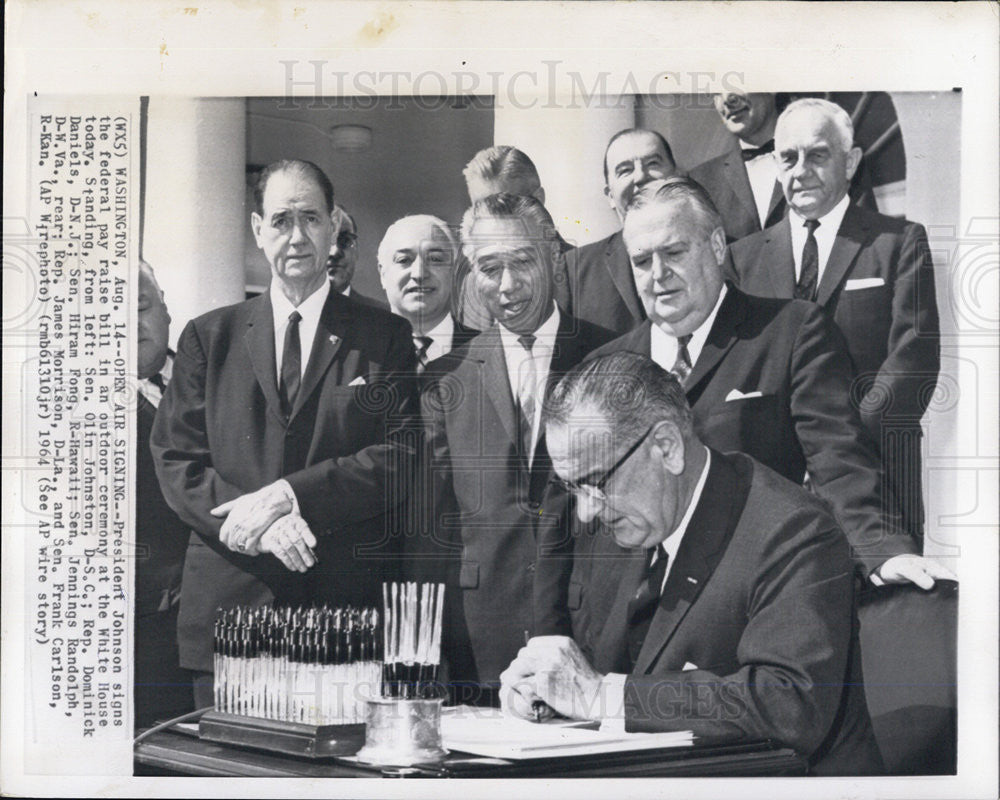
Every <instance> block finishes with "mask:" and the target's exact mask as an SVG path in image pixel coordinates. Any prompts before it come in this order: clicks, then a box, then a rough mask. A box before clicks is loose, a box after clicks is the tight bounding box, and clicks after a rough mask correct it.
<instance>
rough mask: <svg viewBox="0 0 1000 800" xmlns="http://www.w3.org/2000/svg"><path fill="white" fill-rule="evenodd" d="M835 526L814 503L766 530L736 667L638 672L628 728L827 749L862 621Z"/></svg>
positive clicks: (628, 692) (628, 702)
mask: <svg viewBox="0 0 1000 800" xmlns="http://www.w3.org/2000/svg"><path fill="white" fill-rule="evenodd" d="M828 524H829V519H828V518H825V519H824V518H822V517H820V516H819V515H817V514H816V513H815V510H814V509H811V508H805V509H803V510H802V511H801V512H799V513H798V514H796V515H795V516H793V517H792V518H790V519H788V520H787V521H786V522H785V523H784V525H783V528H782V531H783V533H781V534H780V535H777V536H776V535H773V534H762V543H761V549H760V551H759V552H757V553H747V554H746V556H745V561H746V569H747V570H748V571H751V570H752V571H753V573H752V574H753V577H748V579H747V580H748V582H749V584H750V588H749V591H748V595H749V596H748V598H747V605H746V607H745V608H733V609H732V615H733V619H732V621H731V624H734V625H739V624H744V629H743V631H742V634H741V637H740V639H739V643H738V646H737V652H736V659H737V662H738V663H737V665H736V666H737V669H736V670H735V671H733V672H730V673H728V674H727V673H717V672H713V671H712V670H711V665H699V666H703V667H705V668H703V669H692V670H686V671H679V672H678V671H672V672H660V673H657V674H655V675H639V676H637V675H631V676H629V677H628V679H627V680H626V683H625V723H626V730H628V731H644V732H650V731H669V730H692V731H693V732H694V734H695V735H696V736H704V737H712V736H720V737H728V738H731V737H733V736H739V735H742V736H743V737H745V738H749V739H774V740H777V741H780V742H782V743H784V744H786V745H788V746H790V747H793V748H794V749H795V750H797V751H798V752H800V753H802V754H804V755H809V754H811V753H813V752H814V751H815V750H816V749H817V748H818V747H819V746H820V744H821V743H822V742H823V740H824V738H825V737H826V736H827V734H828V732H829V731H830V729H831V727H832V726H833V723H834V719H835V716H836V712H837V709H838V706H839V703H840V698H841V694H842V692H843V688H844V676H845V675H846V674H847V673H846V670H847V655H848V652H849V647H850V638H851V624H852V618H853V605H852V604H853V583H852V581H853V578H852V568H851V564H850V559H849V556H848V552H847V547H846V544H845V542H844V538H843V535H842V534H841V533H840V531H839V530H837V529H836V528H835V527H825V528H824V527H822V526H824V525H828ZM796 531H799V532H800V533H795V532H796ZM706 635H710V632H706Z"/></svg>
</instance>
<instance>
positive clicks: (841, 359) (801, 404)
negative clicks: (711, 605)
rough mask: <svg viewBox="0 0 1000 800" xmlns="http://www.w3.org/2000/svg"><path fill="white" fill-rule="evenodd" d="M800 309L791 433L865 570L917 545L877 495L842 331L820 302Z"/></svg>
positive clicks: (875, 460)
mask: <svg viewBox="0 0 1000 800" xmlns="http://www.w3.org/2000/svg"><path fill="white" fill-rule="evenodd" d="M796 305H797V306H799V308H803V305H801V304H798V303H796ZM804 308H805V311H804V314H803V317H802V322H801V325H800V326H799V328H798V331H797V332H796V337H795V345H794V347H793V349H792V355H791V359H792V363H791V376H790V384H791V396H790V403H791V416H792V421H793V424H794V426H795V434H796V438H797V439H798V440H799V443H800V445H801V446H802V452H803V454H804V455H805V458H806V465H807V469H808V472H809V477H810V480H811V482H812V485H813V486H814V488H815V490H816V494H818V495H819V496H820V497H822V498H823V499H824V500H826V502H827V503H828V504H829V505H830V508H831V509H832V511H833V513H834V516H835V517H836V519H837V522H838V524H839V525H840V527H841V528H842V529H843V530H844V532H845V533H846V534H847V538H848V540H849V541H850V543H851V548H852V553H853V556H854V558H855V560H856V561H858V562H860V563H861V565H862V566H863V567H864V570H865V574H866V575H867V574H868V573H870V572H872V571H873V570H874V569H876V568H877V567H879V566H880V565H881V564H882V563H883V562H884V561H885V560H886V559H887V558H890V557H892V556H895V555H899V554H901V553H913V552H916V544H915V542H914V540H913V539H912V538H911V537H910V536H908V535H907V534H906V533H905V532H904V530H903V529H902V527H901V525H900V521H899V518H898V514H897V511H896V509H895V508H893V506H892V503H893V501H892V499H891V497H883V492H882V479H881V475H882V467H881V462H880V460H879V456H878V451H877V450H876V447H875V443H874V442H873V441H872V440H871V438H870V437H869V435H868V434H867V432H866V431H865V429H864V428H863V427H862V425H861V422H860V419H859V418H858V414H857V411H856V410H855V408H854V406H853V404H852V402H851V396H850V395H851V384H852V381H853V377H854V376H853V371H852V368H851V361H850V357H849V356H848V354H847V343H846V341H845V340H844V337H843V334H842V333H841V332H840V329H839V328H837V326H836V325H835V324H834V323H833V322H832V321H831V320H830V319H829V317H828V316H827V315H826V314H824V313H823V311H822V310H821V309H820V308H819V307H818V306H815V305H813V304H811V303H810V304H808V305H807V306H804Z"/></svg>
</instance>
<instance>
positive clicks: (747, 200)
mask: <svg viewBox="0 0 1000 800" xmlns="http://www.w3.org/2000/svg"><path fill="white" fill-rule="evenodd" d="M722 166H723V172H724V174H725V176H726V182H727V183H728V184H729V188H730V189H731V190H732V193H733V199H734V200H735V201H736V203H737V205H738V206H739V207H740V208H741V209H742V216H745V217H749V218H750V219H752V220H754V222H755V223H756V227H758V228H759V227H760V219H759V217H758V216H757V203H756V202H755V201H754V199H753V189H752V188H751V186H750V177H749V175H747V170H746V167H745V166H743V156H742V155H740V154H739V153H730V154H729V155H728V156H726V160H725V161H723V162H722Z"/></svg>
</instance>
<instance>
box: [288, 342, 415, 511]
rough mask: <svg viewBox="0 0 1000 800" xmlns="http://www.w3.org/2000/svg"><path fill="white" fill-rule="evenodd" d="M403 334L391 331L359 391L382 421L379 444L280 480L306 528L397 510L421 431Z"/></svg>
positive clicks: (412, 358)
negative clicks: (372, 371)
mask: <svg viewBox="0 0 1000 800" xmlns="http://www.w3.org/2000/svg"><path fill="white" fill-rule="evenodd" d="M408 331H409V326H403V327H397V329H396V330H395V331H394V332H393V335H392V337H391V339H390V341H389V344H388V347H387V352H386V356H385V358H384V360H383V363H382V369H381V371H379V372H377V373H375V374H373V375H371V376H370V377H369V380H368V383H367V384H366V387H365V388H366V397H367V402H369V403H370V404H371V408H372V409H373V413H379V414H381V417H382V425H383V426H384V427H383V431H384V435H383V436H382V437H381V441H380V442H379V443H378V444H373V445H369V446H368V447H365V448H363V449H361V450H359V451H357V452H356V453H352V454H351V455H347V456H342V457H339V458H330V459H326V460H324V461H320V462H318V463H316V464H313V465H311V466H309V467H306V468H305V469H303V470H299V471H298V472H293V473H291V474H289V475H286V476H285V480H286V481H288V483H289V485H290V486H291V487H292V491H294V492H295V498H296V500H297V501H298V504H299V511H300V513H301V515H302V517H303V518H304V519H305V520H306V521H307V522H309V523H310V525H312V524H313V522H316V523H317V524H320V523H322V522H323V521H324V520H327V521H328V520H332V519H336V520H337V523H338V525H351V524H354V523H358V522H362V521H364V520H367V519H371V518H372V517H375V516H378V515H380V514H384V513H386V511H387V510H388V509H389V508H393V507H398V506H399V504H400V503H402V502H403V501H404V500H405V498H406V495H407V493H408V491H409V490H410V489H411V488H412V484H413V475H414V469H415V460H416V455H417V452H418V450H419V447H420V439H421V430H420V421H419V416H418V412H417V397H416V372H415V367H416V355H415V353H414V350H413V343H412V340H411V337H410V335H409V332H408ZM320 529H322V527H321V528H320Z"/></svg>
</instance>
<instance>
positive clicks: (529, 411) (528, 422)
mask: <svg viewBox="0 0 1000 800" xmlns="http://www.w3.org/2000/svg"><path fill="white" fill-rule="evenodd" d="M517 341H519V342H520V343H521V347H523V348H524V349H525V351H526V352H527V353H528V357H527V358H526V359H525V360H524V362H523V364H522V365H521V370H520V374H519V375H518V376H517V377H518V390H517V403H518V406H519V407H520V412H521V414H520V417H521V419H520V424H521V448H522V450H521V452H522V453H523V454H524V458H525V460H526V461H527V462H528V466H529V468H530V466H531V445H532V444H534V442H535V437H534V425H535V405H536V397H535V390H536V384H537V379H538V373H537V371H536V370H535V359H534V356H533V355H532V353H531V348H532V347H534V345H535V337H534V336H532V335H531V334H530V333H529V334H525V335H524V336H518V337H517Z"/></svg>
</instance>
